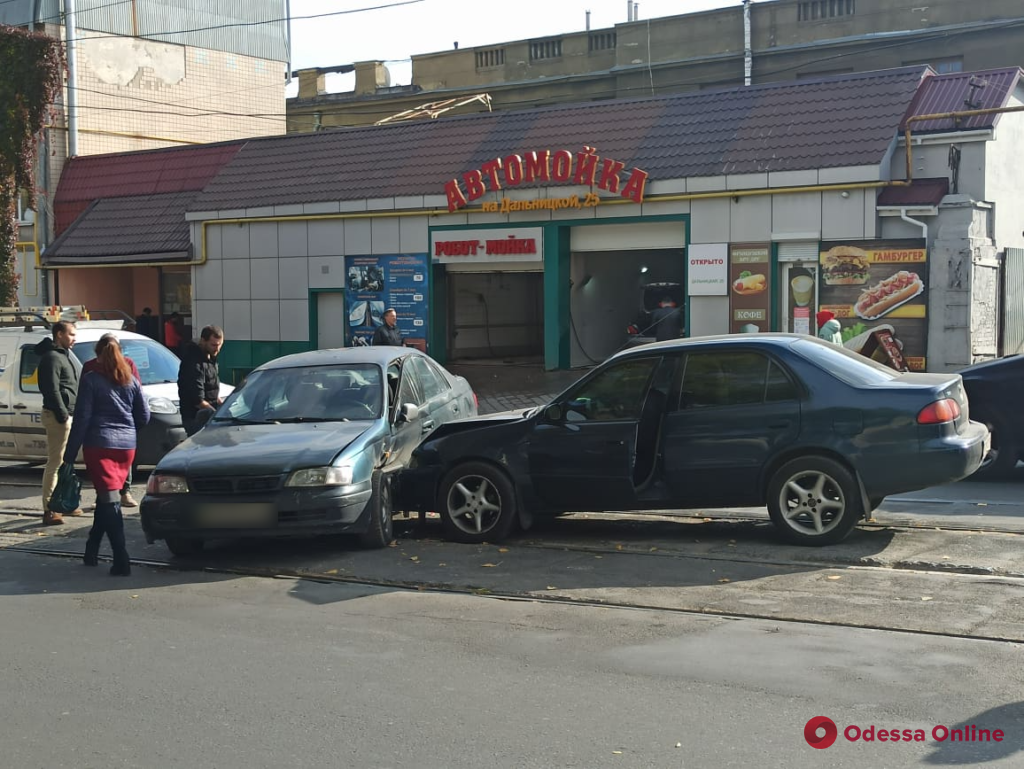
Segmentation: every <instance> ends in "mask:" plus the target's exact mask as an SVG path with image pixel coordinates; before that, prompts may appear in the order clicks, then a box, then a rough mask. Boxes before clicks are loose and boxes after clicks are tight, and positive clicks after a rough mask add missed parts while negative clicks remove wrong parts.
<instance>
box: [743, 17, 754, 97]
mask: <svg viewBox="0 0 1024 769" xmlns="http://www.w3.org/2000/svg"><path fill="white" fill-rule="evenodd" d="M753 69H754V49H753V47H752V46H751V43H750V0H743V85H750V75H751V73H752V72H753Z"/></svg>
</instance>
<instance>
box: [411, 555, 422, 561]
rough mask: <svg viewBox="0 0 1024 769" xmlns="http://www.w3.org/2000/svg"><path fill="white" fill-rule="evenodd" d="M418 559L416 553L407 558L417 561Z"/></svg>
mask: <svg viewBox="0 0 1024 769" xmlns="http://www.w3.org/2000/svg"><path fill="white" fill-rule="evenodd" d="M419 559H420V557H419V556H418V555H414V556H411V557H410V558H409V560H410V561H418V560H419Z"/></svg>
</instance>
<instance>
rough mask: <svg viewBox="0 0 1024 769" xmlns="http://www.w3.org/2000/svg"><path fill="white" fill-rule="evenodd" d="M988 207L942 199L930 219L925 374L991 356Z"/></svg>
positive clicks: (994, 284)
mask: <svg viewBox="0 0 1024 769" xmlns="http://www.w3.org/2000/svg"><path fill="white" fill-rule="evenodd" d="M992 213H993V212H992V205H991V204H990V203H984V202H981V201H976V200H974V199H973V198H971V197H970V196H968V195H947V196H946V198H945V199H944V200H943V202H942V204H941V205H940V206H939V215H938V217H937V218H936V219H935V220H934V221H935V223H934V225H933V237H932V242H931V244H930V246H931V247H930V250H929V256H928V259H929V268H928V275H929V280H930V285H929V287H928V291H929V294H928V314H929V320H928V370H929V371H956V370H957V369H960V368H963V367H964V366H969V365H971V364H972V363H975V362H977V361H979V360H986V359H988V358H991V357H995V355H996V348H997V343H998V328H999V322H998V306H999V282H998V262H997V257H996V249H995V244H994V243H993V241H992V238H991V232H992V230H991V225H992Z"/></svg>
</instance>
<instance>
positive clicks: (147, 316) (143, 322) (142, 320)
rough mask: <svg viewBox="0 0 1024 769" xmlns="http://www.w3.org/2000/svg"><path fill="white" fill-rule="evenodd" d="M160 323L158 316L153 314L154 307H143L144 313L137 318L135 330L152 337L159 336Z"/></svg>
mask: <svg viewBox="0 0 1024 769" xmlns="http://www.w3.org/2000/svg"><path fill="white" fill-rule="evenodd" d="M158 328H159V327H158V325H157V319H156V316H155V315H153V309H152V308H151V307H143V308H142V315H139V316H138V317H136V318H135V330H136V331H137V332H139V333H140V334H144V335H146V336H148V337H149V338H150V339H157V338H159V333H158Z"/></svg>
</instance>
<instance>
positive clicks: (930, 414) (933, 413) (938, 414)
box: [917, 398, 960, 425]
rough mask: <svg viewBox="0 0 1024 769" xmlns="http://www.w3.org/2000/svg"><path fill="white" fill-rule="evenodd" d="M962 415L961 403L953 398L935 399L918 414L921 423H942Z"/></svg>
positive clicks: (918, 420) (918, 421)
mask: <svg viewBox="0 0 1024 769" xmlns="http://www.w3.org/2000/svg"><path fill="white" fill-rule="evenodd" d="M959 417H960V404H959V403H957V402H956V401H955V400H953V399H952V398H944V399H943V400H941V401H935V403H931V404H929V405H927V406H925V407H924V408H923V409H921V412H920V413H919V414H918V415H917V423H918V424H919V425H941V424H943V423H944V422H952V421H954V420H956V419H958V418H959Z"/></svg>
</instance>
